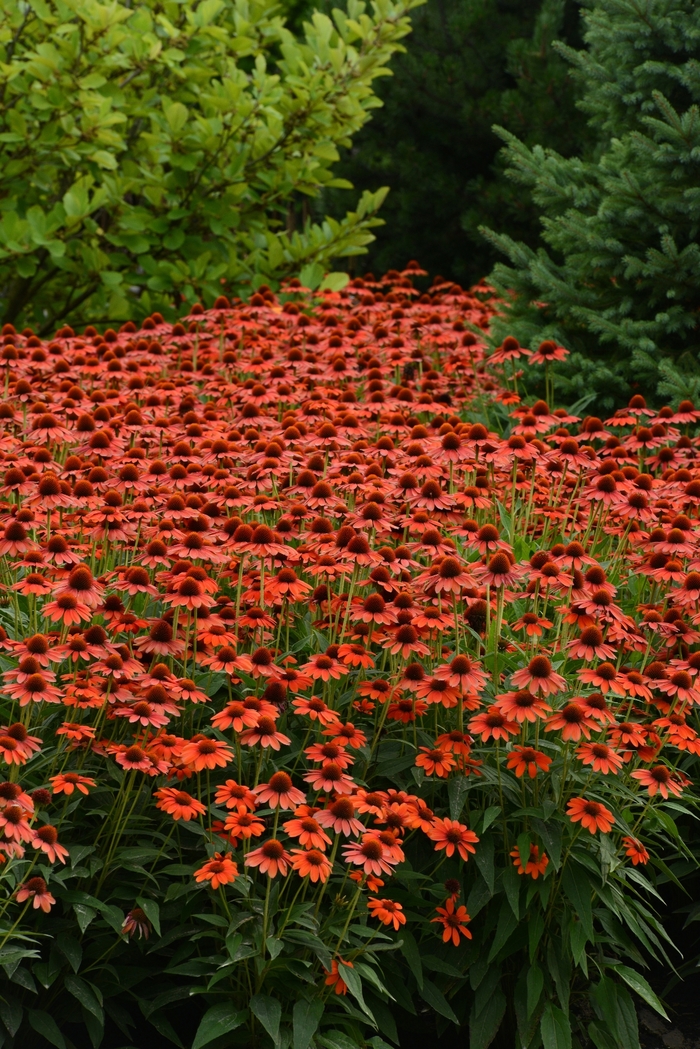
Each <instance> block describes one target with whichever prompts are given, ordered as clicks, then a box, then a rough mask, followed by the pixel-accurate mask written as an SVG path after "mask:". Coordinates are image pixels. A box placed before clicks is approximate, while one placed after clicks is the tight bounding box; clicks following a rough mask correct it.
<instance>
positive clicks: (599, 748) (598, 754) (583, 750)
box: [576, 743, 623, 776]
mask: <svg viewBox="0 0 700 1049" xmlns="http://www.w3.org/2000/svg"><path fill="white" fill-rule="evenodd" d="M576 757H577V758H578V759H579V761H581V762H583V764H584V765H591V766H592V768H593V771H594V772H602V773H603V775H604V776H607V774H608V773H609V772H614V773H617V772H619V771H620V769H621V768H622V764H623V762H622V758H621V757H620V755H619V754H618V753H617V752H616V751H615V750H614V749H613V748H612V747H609V746H608V745H607V744H606V743H582V744H581V746H580V747H577V748H576Z"/></svg>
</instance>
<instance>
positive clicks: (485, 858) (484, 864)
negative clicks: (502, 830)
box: [474, 835, 496, 896]
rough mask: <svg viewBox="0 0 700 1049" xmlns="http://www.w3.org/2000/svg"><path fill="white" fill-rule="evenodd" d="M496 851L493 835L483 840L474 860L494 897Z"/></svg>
mask: <svg viewBox="0 0 700 1049" xmlns="http://www.w3.org/2000/svg"><path fill="white" fill-rule="evenodd" d="M494 851H495V843H494V840H493V835H489V836H488V837H486V838H482V839H481V841H480V843H479V847H478V849H477V850H476V855H475V857H474V860H475V862H476V865H477V867H478V868H479V871H480V873H481V876H482V878H483V879H484V881H485V882H486V884H487V885H488V887H489V892H490V893H491V895H492V896H493V892H494V888H495V885H496V868H495V863H494Z"/></svg>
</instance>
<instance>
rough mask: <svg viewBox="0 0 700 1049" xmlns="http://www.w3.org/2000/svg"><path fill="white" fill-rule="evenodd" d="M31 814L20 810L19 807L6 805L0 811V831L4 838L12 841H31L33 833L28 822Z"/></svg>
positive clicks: (22, 809)
mask: <svg viewBox="0 0 700 1049" xmlns="http://www.w3.org/2000/svg"><path fill="white" fill-rule="evenodd" d="M31 815H32V814H31V812H29V811H27V810H26V809H24V808H22V806H21V805H7V806H6V807H5V808H3V809H0V830H2V832H3V834H4V836H5V838H7V839H9V840H10V841H12V840H13V839H14V840H15V841H31V840H32V838H33V836H34V831H33V830H32V828H31V825H30V824H29V822H28V820H29V818H31Z"/></svg>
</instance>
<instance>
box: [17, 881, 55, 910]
mask: <svg viewBox="0 0 700 1049" xmlns="http://www.w3.org/2000/svg"><path fill="white" fill-rule="evenodd" d="M15 899H16V900H17V902H18V903H24V902H25V901H26V900H31V901H32V907H33V908H34V909H35V910H39V908H41V910H42V911H43V912H44V913H45V914H48V913H49V911H50V910H51V908H52V907H53V905H54V904H55V902H56V900H55V898H54V897H53V896H52V895H51V893H50V892H49V891H48V888H47V885H46V882H45V881H44V879H43V878H40V877H37V876H35V877H33V878H28V879H27V881H25V882H22V884H21V885H20V886H19V888H18V889H17V892H16V893H15Z"/></svg>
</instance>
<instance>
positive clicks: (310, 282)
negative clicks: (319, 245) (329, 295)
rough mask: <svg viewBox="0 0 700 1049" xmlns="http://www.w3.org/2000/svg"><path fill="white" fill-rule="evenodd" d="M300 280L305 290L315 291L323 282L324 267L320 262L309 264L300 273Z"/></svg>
mask: <svg viewBox="0 0 700 1049" xmlns="http://www.w3.org/2000/svg"><path fill="white" fill-rule="evenodd" d="M299 280H300V281H301V283H302V284H303V286H304V287H305V288H311V290H312V291H315V290H316V288H318V286H319V284H320V283H321V281H322V280H323V266H320V265H319V264H318V262H311V263H309V264H308V265H307V266H304V267H303V269H302V270H301V272H300V273H299Z"/></svg>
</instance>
